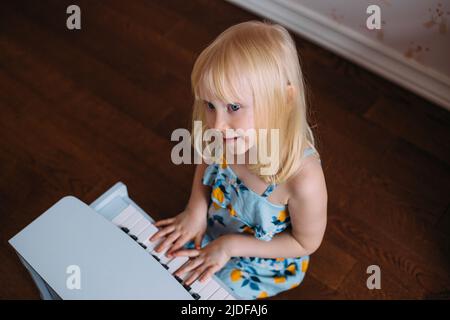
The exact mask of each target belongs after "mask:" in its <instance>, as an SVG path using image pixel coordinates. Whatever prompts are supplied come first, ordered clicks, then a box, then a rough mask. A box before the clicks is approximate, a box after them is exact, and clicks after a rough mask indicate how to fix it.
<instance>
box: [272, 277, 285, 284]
mask: <svg viewBox="0 0 450 320" xmlns="http://www.w3.org/2000/svg"><path fill="white" fill-rule="evenodd" d="M273 281H274V282H275V283H283V282H286V277H285V276H280V277H273Z"/></svg>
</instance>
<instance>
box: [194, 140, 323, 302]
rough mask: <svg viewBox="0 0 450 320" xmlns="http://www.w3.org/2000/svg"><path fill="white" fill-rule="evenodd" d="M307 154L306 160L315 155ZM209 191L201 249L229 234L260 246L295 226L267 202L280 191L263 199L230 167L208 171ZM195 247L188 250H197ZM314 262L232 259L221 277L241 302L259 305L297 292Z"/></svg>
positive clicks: (267, 192) (283, 208)
mask: <svg viewBox="0 0 450 320" xmlns="http://www.w3.org/2000/svg"><path fill="white" fill-rule="evenodd" d="M314 152H315V151H314V149H312V148H307V149H306V150H305V153H304V157H306V156H308V155H311V154H313V153H314ZM202 182H203V184H204V185H208V186H211V187H212V190H211V200H210V206H209V209H208V227H207V232H206V235H205V237H204V239H203V241H202V247H203V246H205V245H206V244H207V243H209V242H210V241H211V240H213V239H216V238H218V237H220V236H221V235H224V234H229V233H242V232H244V233H248V234H251V235H253V236H254V237H256V238H257V239H259V240H261V241H270V240H271V239H272V237H273V236H274V235H275V234H277V233H279V232H282V231H284V230H285V229H286V228H288V227H289V226H290V218H289V213H288V210H287V206H285V205H278V204H273V203H271V202H269V201H268V200H267V197H268V196H269V195H270V194H271V193H272V192H273V191H274V190H275V187H276V185H275V184H271V185H269V186H268V187H267V189H266V190H265V191H264V193H263V194H261V195H260V194H257V193H255V192H254V191H252V190H251V189H249V188H247V187H246V186H245V185H244V184H243V183H242V181H241V180H240V179H239V178H238V177H237V175H236V174H235V173H234V171H233V170H232V169H231V167H230V166H227V165H226V163H224V164H218V163H213V164H211V165H209V166H208V167H207V168H206V170H205V173H204V175H203V179H202ZM193 246H194V245H193V241H191V242H190V243H188V244H187V245H186V247H187V248H193ZM308 263H309V256H303V257H296V258H276V259H272V258H259V257H233V258H231V259H230V260H229V261H228V263H227V264H226V265H225V266H224V267H223V268H222V269H221V270H219V271H218V272H216V274H215V275H216V276H218V277H219V278H220V279H221V280H222V281H223V282H224V283H225V284H227V285H228V286H229V287H230V288H231V289H232V290H233V291H234V292H235V293H236V294H237V295H238V296H240V297H242V298H244V299H257V298H265V297H270V296H274V295H276V294H278V293H280V292H282V291H286V290H288V289H291V288H294V287H296V286H298V285H299V284H300V283H301V282H302V280H303V278H304V276H305V273H306V270H307V269H308Z"/></svg>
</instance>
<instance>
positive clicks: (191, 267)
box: [172, 237, 231, 285]
mask: <svg viewBox="0 0 450 320" xmlns="http://www.w3.org/2000/svg"><path fill="white" fill-rule="evenodd" d="M172 255H173V256H175V257H178V256H188V257H193V259H189V261H188V262H186V263H185V264H184V265H183V266H182V267H181V268H179V269H178V270H177V271H176V272H175V275H177V276H181V275H182V274H184V273H185V272H190V271H192V272H191V275H190V276H189V277H188V278H187V279H186V281H184V282H185V284H187V285H190V284H191V283H193V282H194V281H195V280H197V279H198V278H200V281H201V282H204V281H206V280H207V279H209V278H210V277H212V275H213V274H214V273H216V272H217V271H219V270H220V269H221V268H222V267H223V266H224V265H225V264H226V263H227V262H228V260H230V259H231V256H230V253H229V248H228V246H227V241H225V238H224V237H220V238H217V239H215V240H214V241H212V242H210V243H209V244H207V245H206V246H205V247H203V248H202V249H181V250H178V251H176V252H174V253H172ZM194 257H195V258H194Z"/></svg>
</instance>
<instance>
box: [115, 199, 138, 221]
mask: <svg viewBox="0 0 450 320" xmlns="http://www.w3.org/2000/svg"><path fill="white" fill-rule="evenodd" d="M135 211H136V209H135V208H134V207H133V206H132V205H131V204H130V205H128V207H126V208H125V209H124V210H123V211H122V212H121V213H119V214H118V215H117V216H116V217H115V218H114V219H113V220H112V223H114V224H115V225H116V226H120V227H123V225H122V223H123V222H124V221H125V220H126V219H128V218H129V217H130V216H131V215H132V214H133V213H134V212H135Z"/></svg>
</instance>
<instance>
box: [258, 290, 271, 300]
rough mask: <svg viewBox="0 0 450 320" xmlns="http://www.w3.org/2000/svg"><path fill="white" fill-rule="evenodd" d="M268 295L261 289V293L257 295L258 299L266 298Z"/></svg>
mask: <svg viewBox="0 0 450 320" xmlns="http://www.w3.org/2000/svg"><path fill="white" fill-rule="evenodd" d="M268 296H269V295H268V294H267V292H266V291H261V293H260V294H259V295H258V299H262V298H267V297H268Z"/></svg>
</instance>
